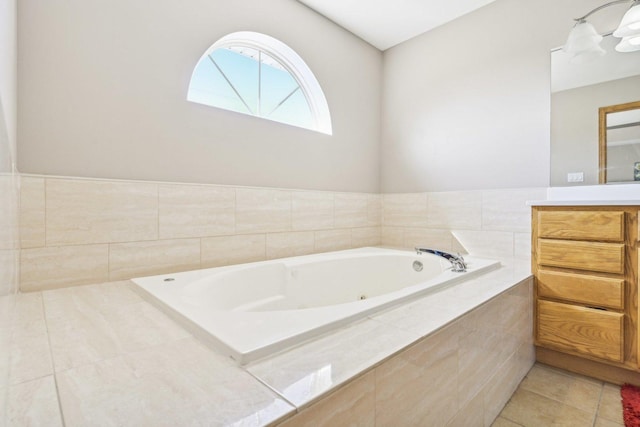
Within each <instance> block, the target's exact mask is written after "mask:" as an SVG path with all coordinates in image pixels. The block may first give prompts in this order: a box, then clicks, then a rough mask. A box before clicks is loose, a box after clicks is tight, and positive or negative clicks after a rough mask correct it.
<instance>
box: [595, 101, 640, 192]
mask: <svg viewBox="0 0 640 427" xmlns="http://www.w3.org/2000/svg"><path fill="white" fill-rule="evenodd" d="M599 138H600V142H599V145H598V153H599V158H600V160H599V183H600V184H609V183H623V182H634V183H640V101H637V102H629V103H627V104H619V105H611V106H608V107H601V108H600V110H599Z"/></svg>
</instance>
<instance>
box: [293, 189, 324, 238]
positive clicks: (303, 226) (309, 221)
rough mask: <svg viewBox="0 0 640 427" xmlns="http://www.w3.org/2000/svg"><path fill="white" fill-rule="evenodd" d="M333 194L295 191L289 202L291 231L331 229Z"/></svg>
mask: <svg viewBox="0 0 640 427" xmlns="http://www.w3.org/2000/svg"><path fill="white" fill-rule="evenodd" d="M333 197H334V196H333V193H326V192H320V191H296V192H294V193H293V196H292V202H291V221H292V229H293V230H296V231H297V230H324V229H328V228H333V205H334V202H333Z"/></svg>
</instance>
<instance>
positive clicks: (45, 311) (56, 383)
mask: <svg viewBox="0 0 640 427" xmlns="http://www.w3.org/2000/svg"><path fill="white" fill-rule="evenodd" d="M40 301H41V304H42V317H43V318H44V325H45V329H46V331H47V344H48V345H49V357H51V371H52V372H51V376H52V377H53V385H54V386H55V388H56V401H57V402H58V410H59V411H60V422H61V423H62V426H63V427H64V426H66V425H67V423H66V421H65V419H64V410H63V409H62V399H61V398H60V389H59V387H58V377H57V375H56V373H57V372H56V365H55V361H54V358H53V346H52V345H51V334H50V333H49V332H50V331H49V321H48V320H47V310H46V306H45V301H44V293H43V292H42V291H41V292H40Z"/></svg>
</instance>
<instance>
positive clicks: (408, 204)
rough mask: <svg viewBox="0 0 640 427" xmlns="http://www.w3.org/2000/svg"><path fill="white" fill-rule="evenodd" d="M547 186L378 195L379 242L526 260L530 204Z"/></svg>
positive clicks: (527, 255)
mask: <svg viewBox="0 0 640 427" xmlns="http://www.w3.org/2000/svg"><path fill="white" fill-rule="evenodd" d="M546 198H547V188H522V189H506V190H478V191H450V192H438V193H408V194H383V195H382V206H383V207H382V244H383V245H385V246H394V247H402V248H413V247H415V246H418V245H423V246H427V247H434V248H438V249H441V250H445V251H454V252H460V253H471V254H474V255H478V256H486V257H494V258H498V259H502V258H519V259H528V258H529V257H530V255H531V207H530V206H527V204H526V202H527V201H528V200H546Z"/></svg>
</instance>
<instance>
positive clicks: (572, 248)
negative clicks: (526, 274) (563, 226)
mask: <svg viewBox="0 0 640 427" xmlns="http://www.w3.org/2000/svg"><path fill="white" fill-rule="evenodd" d="M537 256H538V264H539V265H546V266H551V267H563V268H573V269H576V270H587V271H599V272H603V273H615V274H623V273H624V244H622V243H597V242H575V241H570V240H548V239H539V240H538V254H537Z"/></svg>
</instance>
